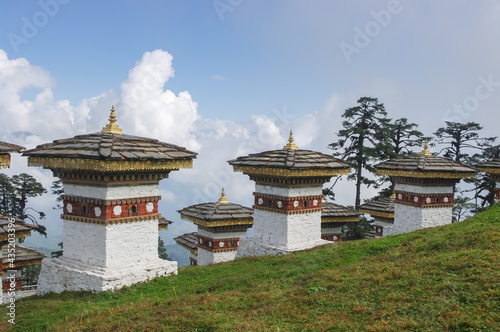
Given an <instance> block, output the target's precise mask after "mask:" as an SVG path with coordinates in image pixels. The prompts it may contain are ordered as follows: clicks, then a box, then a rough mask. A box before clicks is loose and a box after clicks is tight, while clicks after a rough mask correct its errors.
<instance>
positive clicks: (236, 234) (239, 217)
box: [177, 188, 253, 265]
mask: <svg viewBox="0 0 500 332" xmlns="http://www.w3.org/2000/svg"><path fill="white" fill-rule="evenodd" d="M178 212H179V213H180V214H181V218H182V219H184V220H189V221H192V222H193V223H195V224H196V225H198V233H197V234H196V252H197V253H196V258H194V257H191V264H192V265H207V264H212V263H220V262H228V261H232V260H233V259H234V258H235V256H236V251H237V250H238V244H239V241H240V237H242V236H244V235H245V234H246V232H247V229H248V228H250V227H252V224H253V210H252V209H250V208H248V207H245V206H242V205H239V204H234V203H231V202H229V200H228V199H227V198H226V195H225V193H224V188H222V194H221V197H220V198H219V200H218V201H217V202H215V203H203V204H197V205H192V206H189V207H186V208H184V209H182V210H179V211H178ZM189 235H190V234H184V236H182V237H181V238H179V241H177V242H178V243H180V244H181V245H182V246H184V247H185V248H186V249H188V250H190V252H191V253H193V251H192V250H193V248H192V245H190V242H188V241H187V240H188V238H189ZM193 261H196V264H193Z"/></svg>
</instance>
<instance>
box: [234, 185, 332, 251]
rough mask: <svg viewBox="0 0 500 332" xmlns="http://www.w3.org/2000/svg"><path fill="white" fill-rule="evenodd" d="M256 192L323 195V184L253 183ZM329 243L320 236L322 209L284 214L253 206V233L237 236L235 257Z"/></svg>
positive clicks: (290, 195) (294, 195)
mask: <svg viewBox="0 0 500 332" xmlns="http://www.w3.org/2000/svg"><path fill="white" fill-rule="evenodd" d="M255 192H256V193H262V194H268V195H278V196H283V197H299V196H316V195H322V185H315V186H286V187H280V186H276V187H275V186H270V185H263V184H256V185H255ZM325 243H329V241H325V240H322V239H321V212H311V213H302V214H289V215H287V214H283V213H275V212H269V211H263V210H259V209H255V210H254V217H253V235H252V236H244V237H241V238H240V243H239V245H238V253H237V254H236V257H243V256H260V255H280V254H286V253H289V252H293V251H297V250H305V249H309V248H313V247H315V246H318V245H321V244H325Z"/></svg>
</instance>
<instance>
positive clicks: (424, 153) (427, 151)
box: [420, 140, 432, 156]
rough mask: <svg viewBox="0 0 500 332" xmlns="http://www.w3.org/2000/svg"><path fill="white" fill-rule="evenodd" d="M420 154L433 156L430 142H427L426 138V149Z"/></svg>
mask: <svg viewBox="0 0 500 332" xmlns="http://www.w3.org/2000/svg"><path fill="white" fill-rule="evenodd" d="M420 154H421V155H423V156H432V152H430V151H429V144H428V143H427V140H425V144H424V150H423V151H422V152H420Z"/></svg>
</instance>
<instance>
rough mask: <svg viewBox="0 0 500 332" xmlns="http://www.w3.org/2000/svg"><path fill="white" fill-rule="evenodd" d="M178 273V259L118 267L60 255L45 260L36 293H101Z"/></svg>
mask: <svg viewBox="0 0 500 332" xmlns="http://www.w3.org/2000/svg"><path fill="white" fill-rule="evenodd" d="M171 274H177V262H171V261H166V260H163V259H160V258H158V259H157V260H154V261H148V262H147V263H143V264H141V263H138V264H134V266H133V267H131V266H126V267H121V268H120V269H116V268H114V269H110V268H98V267H95V266H89V265H85V264H82V263H79V262H75V261H71V260H68V259H65V258H64V256H63V257H61V258H52V259H44V260H43V262H42V269H41V271H40V277H39V279H38V289H37V295H43V294H47V293H51V292H54V293H61V292H64V291H91V292H101V291H107V290H116V289H119V288H122V287H124V286H131V285H132V284H135V283H139V282H144V281H147V280H151V279H153V278H156V277H163V276H168V275H171Z"/></svg>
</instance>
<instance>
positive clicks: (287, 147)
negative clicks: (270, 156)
mask: <svg viewBox="0 0 500 332" xmlns="http://www.w3.org/2000/svg"><path fill="white" fill-rule="evenodd" d="M298 148H299V147H298V146H297V145H295V144H294V143H293V133H292V131H291V130H290V137H289V138H288V144H287V145H285V146H284V147H283V150H297V149H298Z"/></svg>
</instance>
